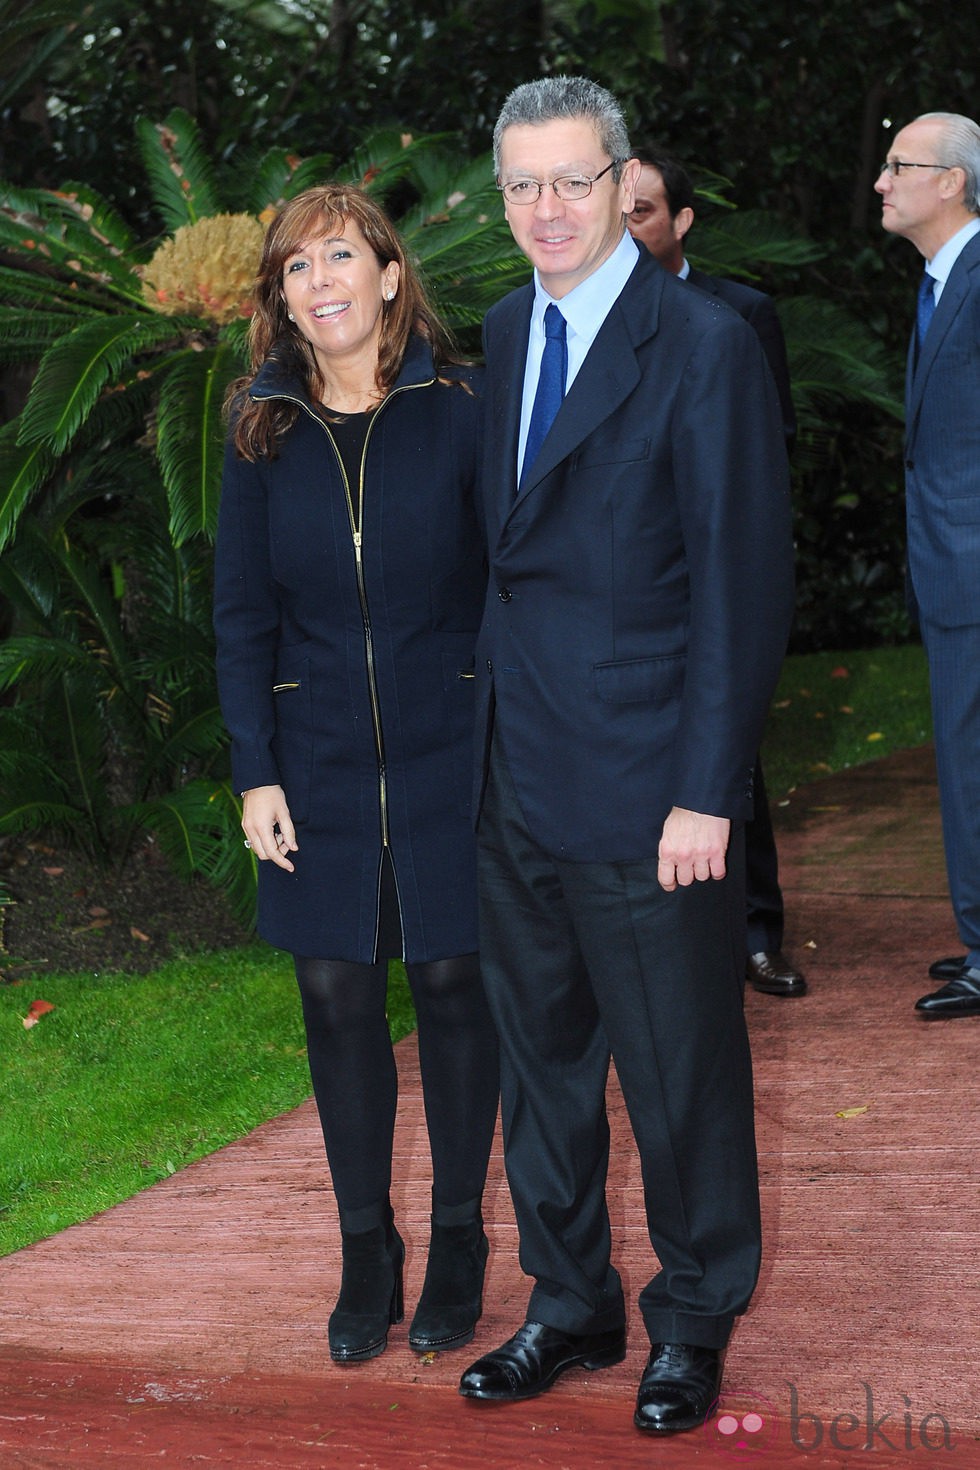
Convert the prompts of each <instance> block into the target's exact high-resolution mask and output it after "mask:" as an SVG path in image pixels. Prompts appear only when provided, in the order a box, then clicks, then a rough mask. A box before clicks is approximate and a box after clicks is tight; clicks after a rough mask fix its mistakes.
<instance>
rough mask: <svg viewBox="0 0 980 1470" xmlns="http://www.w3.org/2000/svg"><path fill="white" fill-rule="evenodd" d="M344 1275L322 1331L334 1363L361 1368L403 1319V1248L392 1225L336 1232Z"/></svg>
mask: <svg viewBox="0 0 980 1470" xmlns="http://www.w3.org/2000/svg"><path fill="white" fill-rule="evenodd" d="M340 1236H341V1241H342V1244H343V1259H344V1269H343V1275H342V1277H341V1281H340V1296H339V1297H338V1299H337V1305H336V1307H335V1308H334V1310H333V1312H332V1313H331V1316H330V1322H329V1324H328V1326H327V1340H328V1342H329V1343H330V1356H331V1358H333V1360H334V1362H335V1363H362V1362H364V1361H365V1360H366V1359H368V1358H376V1357H377V1356H378V1354H379V1353H383V1352H384V1350H385V1348H386V1347H387V1346H388V1328H389V1327H390V1326H391V1324H392V1323H393V1322H400V1321H401V1320H402V1318H403V1317H404V1315H405V1298H404V1294H403V1291H402V1267H403V1264H404V1261H405V1246H404V1244H403V1242H402V1238H401V1236H400V1235H399V1234H398V1231H397V1230H396V1229H395V1227H394V1225H393V1224H390V1223H389V1224H388V1225H375V1226H373V1227H372V1229H370V1230H358V1231H350V1230H344V1229H343V1227H341V1231H340Z"/></svg>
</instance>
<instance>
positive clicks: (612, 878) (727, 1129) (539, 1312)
mask: <svg viewBox="0 0 980 1470" xmlns="http://www.w3.org/2000/svg"><path fill="white" fill-rule="evenodd" d="M478 840H479V844H478V850H479V878H480V926H481V940H480V944H481V968H482V971H483V977H484V984H485V986H486V989H487V995H488V999H489V1002H490V1007H491V1010H492V1011H493V1014H494V1019H495V1022H496V1024H497V1028H498V1032H499V1034H500V1040H501V1107H502V1118H503V1129H504V1155H505V1162H506V1168H507V1177H508V1181H509V1184H510V1188H511V1194H512V1197H513V1201H514V1209H515V1213H516V1216H517V1223H518V1227H519V1231H520V1243H521V1251H520V1260H521V1265H522V1267H523V1269H524V1271H525V1272H526V1273H527V1274H528V1275H529V1276H532V1277H533V1278H534V1280H535V1285H534V1287H533V1289H532V1292H531V1299H530V1304H529V1308H528V1319H529V1320H530V1321H537V1322H544V1323H546V1324H548V1325H549V1326H552V1327H556V1328H560V1329H562V1330H565V1331H569V1332H598V1331H604V1330H608V1329H611V1328H614V1327H616V1326H618V1325H620V1324H621V1323H622V1322H623V1320H624V1317H625V1307H624V1303H623V1295H622V1287H621V1284H620V1279H619V1275H618V1273H617V1271H616V1270H615V1268H614V1267H613V1266H612V1264H611V1261H610V1244H611V1242H610V1228H609V1216H608V1211H607V1206H606V1194H605V1187H606V1175H607V1168H608V1161H609V1127H608V1122H607V1118H606V1110H605V1086H606V1078H607V1074H608V1070H609V1059H610V1051H611V1053H612V1056H613V1058H614V1059H615V1065H616V1071H617V1075H618V1078H619V1082H620V1086H621V1088H622V1092H623V1097H624V1099H625V1102H626V1107H627V1111H628V1113H629V1118H630V1123H631V1126H632V1129H633V1134H634V1137H635V1139H636V1144H637V1148H638V1151H639V1155H640V1163H641V1172H642V1178H643V1190H644V1202H645V1206H646V1215H647V1225H648V1229H649V1233H650V1240H651V1243H652V1245H653V1248H654V1250H655V1252H656V1254H657V1257H658V1260H659V1262H660V1267H661V1269H660V1271H659V1272H658V1273H657V1274H656V1275H655V1276H654V1277H653V1279H652V1280H651V1281H650V1282H649V1283H648V1284H647V1285H646V1286H645V1287H644V1288H643V1291H642V1292H641V1295H640V1308H641V1311H642V1313H643V1318H644V1322H645V1324H646V1327H647V1331H648V1333H649V1335H650V1339H651V1341H653V1342H662V1341H670V1342H686V1343H690V1344H695V1345H700V1346H703V1347H723V1346H724V1345H725V1343H726V1342H727V1340H728V1337H729V1334H730V1332H731V1328H732V1324H733V1320H734V1318H735V1316H736V1315H737V1314H738V1313H740V1312H743V1311H744V1310H745V1308H746V1306H747V1305H748V1302H749V1298H750V1297H751V1294H752V1291H753V1289H754V1286H755V1282H756V1279H757V1276H758V1270H759V1259H760V1222H759V1193H758V1178H757V1171H756V1154H755V1133H754V1120H753V1097H752V1071H751V1060H750V1055H749V1046H748V1036H747V1033H746V1028H745V1019H744V1015H743V1011H742V1000H741V996H742V981H743V976H744V972H745V891H744V882H743V877H742V872H741V867H742V843H741V842H740V841H733V842H732V844H731V862H732V871H731V873H730V875H729V876H728V877H727V878H725V879H723V880H720V881H715V880H712V881H708V882H703V883H695V884H693V885H691V887H689V888H685V889H679V890H677V891H676V892H675V893H672V894H668V893H665V892H664V891H663V890H662V889H661V888H660V886H659V884H658V883H657V881H656V869H657V864H656V859H652V860H647V861H643V862H627V863H570V862H564V861H557V860H555V859H553V858H552V857H550V856H549V855H548V854H547V853H546V852H544V850H543V849H542V848H540V847H539V846H538V844H537V843H536V842H535V841H534V839H533V838H532V837H531V835H530V834H529V833H528V831H527V828H526V825H525V823H524V820H523V815H522V813H521V810H520V807H519V804H518V800H517V796H516V792H515V791H514V787H513V783H512V781H511V779H510V776H509V773H508V771H507V768H506V764H505V763H504V761H503V760H502V758H501V755H500V750H499V742H498V741H496V740H495V741H494V742H493V747H492V750H491V763H490V777H489V782H488V786H487V791H486V795H485V800H484V806H483V811H482V813H481V817H480V826H479V833H478Z"/></svg>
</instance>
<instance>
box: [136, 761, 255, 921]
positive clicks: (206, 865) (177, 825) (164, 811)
mask: <svg viewBox="0 0 980 1470" xmlns="http://www.w3.org/2000/svg"><path fill="white" fill-rule="evenodd" d="M125 815H128V816H129V817H131V819H132V820H134V821H135V822H136V823H138V825H139V826H140V827H143V828H146V829H148V830H149V831H152V832H153V833H154V834H155V835H156V837H157V840H158V841H159V843H160V846H161V848H162V850H163V852H164V853H165V854H166V856H167V857H168V858H169V860H170V862H171V863H172V864H173V865H174V867H175V868H176V870H177V872H178V873H180V874H182V875H183V876H184V877H186V878H190V877H193V876H194V875H195V874H198V873H199V874H201V875H203V876H204V877H205V878H207V879H208V880H209V881H210V882H212V883H214V884H215V885H216V886H217V887H219V888H221V889H223V891H224V892H225V894H226V895H227V897H228V899H229V901H230V903H231V905H232V907H233V909H234V910H235V911H236V912H237V913H238V915H239V917H241V918H243V919H245V920H246V921H247V920H249V919H251V918H252V916H253V910H254V905H255V860H254V858H253V856H252V854H251V853H250V852H247V851H246V849H245V848H244V846H243V844H242V840H241V808H240V805H239V803H238V801H237V798H235V796H234V794H233V793H232V792H231V790H230V788H229V786H228V784H227V783H223V784H216V783H215V782H213V781H207V780H199V781H191V782H188V784H187V785H186V786H181V787H179V788H178V789H177V790H176V791H172V792H170V793H168V794H167V795H166V796H161V797H158V798H157V799H156V800H153V801H145V802H139V803H135V804H134V805H132V806H131V807H129V808H127V810H126V813H125Z"/></svg>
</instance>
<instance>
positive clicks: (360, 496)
mask: <svg viewBox="0 0 980 1470" xmlns="http://www.w3.org/2000/svg"><path fill="white" fill-rule="evenodd" d="M435 381H436V380H435V378H429V379H427V380H426V381H425V382H424V383H404V384H403V385H402V387H400V388H393V389H392V390H391V392H390V393H389V394H388V395H387V397H385V398H383V399H382V401H381V402H380V403H379V404H378V408H377V411H376V412H375V414H374V416H373V417H372V419H371V422H370V423H369V424H368V428H367V433H366V434H365V436H364V447H363V449H362V450H361V465H360V471H359V474H358V480H357V507H356V509H355V506H354V497H353V496H352V494H351V487H350V480H349V479H348V478H347V470H346V469H345V467H344V460H343V456H342V455H341V453H340V450H339V449H338V448H337V441H336V439H335V438H334V436H333V434H332V433H331V432H330V425H329V424H327V423H324V421H323V419H321V418H320V417H319V415H318V414H315V413H314V412H313V411H312V410H311V408H310V407H309V404H307V403H304V402H303V400H302V399H301V398H294V397H293V396H292V394H288V393H278V394H274V395H272V394H270V397H277V398H285V399H287V401H289V402H291V403H297V404H299V406H300V407H301V408H302V409H303V410H304V411H305V412H306V413H308V414H309V415H310V417H311V418H312V419H313V420H314V422H315V423H317V424H319V425H320V427H321V428H322V429H323V430H324V431H325V433H326V436H327V438H328V439H329V441H330V445H331V448H332V449H333V452H334V454H335V456H336V459H337V464H338V466H339V468H340V477H341V479H342V480H343V484H344V496H345V498H346V501H347V518H348V521H349V522H350V532H351V540H352V542H353V544H354V567H355V572H356V576H357V596H358V601H359V602H360V605H361V618H362V621H363V624H364V657H365V662H366V665H367V676H368V697H369V699H370V702H371V720H372V723H373V725H374V743H375V750H376V752H377V757H378V800H379V804H380V812H381V844H382V847H383V849H384V850H385V851H386V852H388V853H390V852H391V842H390V840H389V837H390V834H389V829H388V776H387V770H386V768H385V746H384V733H383V731H382V728H381V704H380V701H379V699H378V681H377V675H376V673H375V667H374V634H373V632H372V629H371V611H370V608H369V607H368V599H367V587H366V585H365V582H364V562H363V554H362V543H363V534H364V529H363V528H364V470H365V466H366V464H367V452H368V445H369V444H370V442H371V435H372V434H373V432H374V426H375V424H376V423H377V421H378V415H379V414H380V413H382V412H383V411H384V408H385V405H386V404H387V403H390V402H391V400H392V399H393V398H394V397H395V395H396V394H398V393H408V392H410V391H411V389H413V388H430V387H431V386H432V384H433V383H434V382H435ZM392 868H394V862H392ZM379 891H380V890H379ZM395 892H396V895H397V897H398V907H399V909H401V894H400V893H399V892H398V875H397V874H396V875H395ZM377 940H378V936H377V929H376V930H375V949H377Z"/></svg>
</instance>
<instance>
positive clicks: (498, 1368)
mask: <svg viewBox="0 0 980 1470" xmlns="http://www.w3.org/2000/svg"><path fill="white" fill-rule="evenodd" d="M625 1356H626V1329H625V1328H624V1327H617V1328H615V1329H614V1330H613V1331H612V1332H588V1333H584V1334H583V1333H576V1332H560V1331H559V1330H558V1328H557V1327H546V1326H545V1325H544V1324H543V1323H542V1322H525V1323H524V1326H523V1327H521V1328H519V1329H518V1331H517V1332H515V1333H514V1336H513V1337H512V1338H510V1339H509V1340H508V1341H507V1342H505V1343H504V1345H503V1347H500V1348H498V1349H497V1351H496V1352H495V1353H487V1354H486V1356H485V1357H483V1358H478V1359H477V1361H476V1362H475V1363H474V1364H473V1365H472V1367H470V1368H467V1370H466V1372H465V1373H464V1374H463V1376H462V1378H461V1379H460V1381H459V1391H460V1393H461V1394H462V1395H463V1397H464V1398H469V1399H501V1400H516V1399H531V1398H534V1396H535V1394H539V1393H544V1392H545V1390H546V1389H548V1388H550V1387H551V1385H552V1384H553V1383H554V1381H555V1379H556V1378H557V1377H558V1376H559V1374H561V1373H564V1372H566V1371H567V1369H569V1368H590V1369H591V1368H611V1367H612V1366H613V1364H614V1363H621V1362H622V1361H623V1358H624V1357H625Z"/></svg>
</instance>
